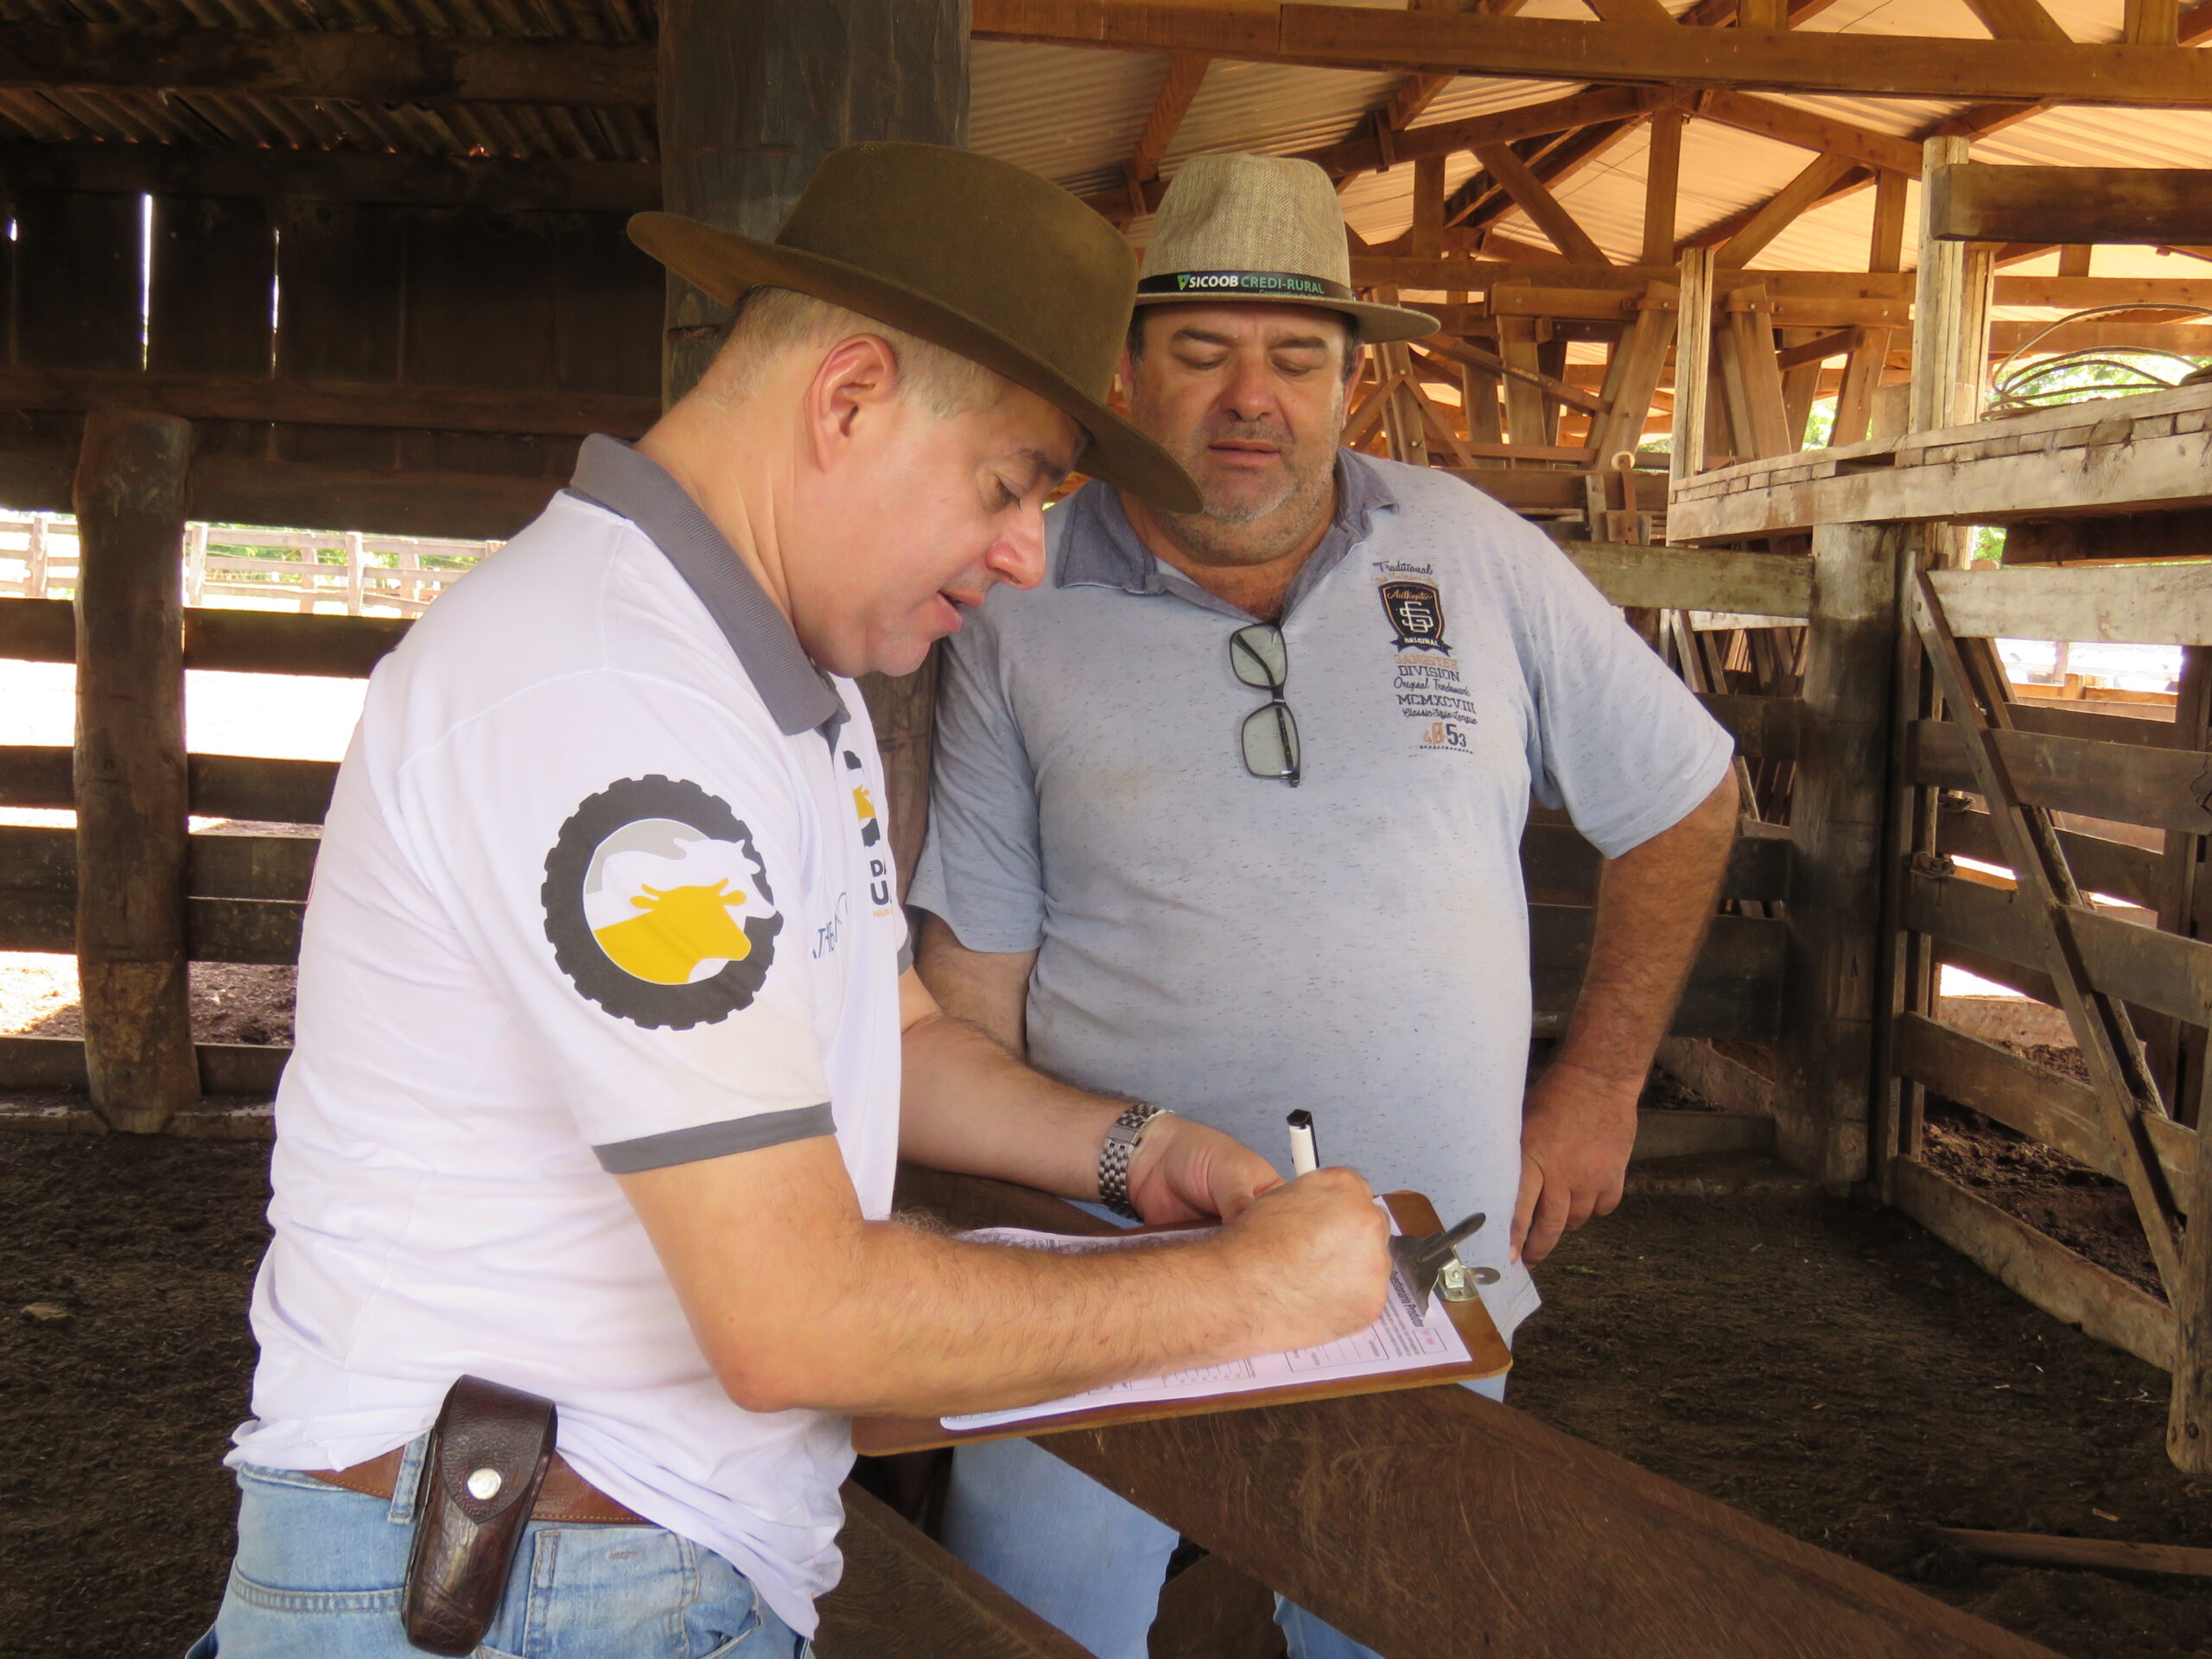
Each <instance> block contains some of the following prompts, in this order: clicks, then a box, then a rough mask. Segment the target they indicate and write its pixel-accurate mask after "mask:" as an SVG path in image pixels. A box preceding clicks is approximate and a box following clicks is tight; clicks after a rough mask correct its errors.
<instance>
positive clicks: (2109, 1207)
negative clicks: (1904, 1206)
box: [1922, 1043, 2164, 1299]
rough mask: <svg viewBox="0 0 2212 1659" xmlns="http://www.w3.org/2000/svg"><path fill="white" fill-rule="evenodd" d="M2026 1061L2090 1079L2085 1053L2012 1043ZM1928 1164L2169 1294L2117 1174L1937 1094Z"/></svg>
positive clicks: (1925, 1150)
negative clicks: (2093, 1165)
mask: <svg viewBox="0 0 2212 1659" xmlns="http://www.w3.org/2000/svg"><path fill="white" fill-rule="evenodd" d="M2003 1046H2005V1047H2006V1048H2009V1049H2011V1050H2012V1052H2014V1053H2016V1054H2018V1055H2020V1056H2021V1057H2023V1058H2026V1059H2031V1060H2033V1061H2034V1062H2035V1063H2036V1064H2037V1065H2040V1066H2043V1067H2044V1068H2046V1069H2047V1070H2050V1071H2057V1072H2061V1073H2063V1075H2065V1076H2067V1077H2073V1078H2075V1079H2076V1080H2078V1081H2081V1082H2084V1083H2086V1082H2087V1081H2088V1075H2089V1074H2088V1067H2087V1065H2084V1063H2083V1062H2082V1054H2081V1051H2080V1050H2079V1049H2075V1048H2054V1047H2050V1046H2047V1045H2043V1044H2037V1045H2034V1046H2026V1045H2022V1044H2018V1043H2007V1044H2005V1045H2003ZM1922 1156H1923V1157H1924V1158H1925V1159H1926V1160H1928V1163H1929V1166H1931V1167H1933V1168H1936V1169H1938V1170H1941V1171H1942V1173H1944V1174H1946V1175H1948V1176H1949V1177H1951V1179H1954V1180H1955V1181H1958V1182H1961V1184H1963V1185H1967V1186H1969V1187H1972V1188H1973V1189H1974V1191H1975V1192H1978V1193H1980V1195H1981V1196H1982V1197H1983V1198H1986V1199H1988V1200H1989V1202H1990V1203H1992V1204H1993V1205H1997V1206H1998V1207H1999V1209H2001V1210H2006V1211H2011V1212H2012V1214H2013V1215H2015V1216H2018V1217H2019V1218H2020V1219H2021V1220H2022V1221H2024V1222H2026V1223H2027V1224H2029V1225H2030V1226H2031V1227H2034V1228H2036V1229H2037V1230H2040V1231H2042V1232H2045V1233H2048V1234H2050V1236H2051V1237H2053V1238H2055V1239H2056V1240H2057V1241H2058V1242H2059V1243H2062V1244H2063V1245H2065V1246H2066V1247H2067V1248H2068V1249H2070V1250H2073V1251H2075V1253H2076V1254H2077V1255H2083V1256H2086V1257H2087V1258H2088V1260H2090V1261H2092V1262H2095V1263H2096V1264H2097V1265H2098V1266H2099V1267H2101V1268H2105V1269H2106V1270H2107V1271H2108V1272H2111V1273H2115V1274H2119V1275H2120V1277H2121V1278H2123V1279H2125V1280H2126V1281H2128V1282H2130V1283H2131V1284H2133V1285H2134V1286H2135V1287H2137V1288H2138V1289H2140V1290H2147V1291H2149V1292H2150V1293H2151V1294H2152V1295H2153V1296H2158V1297H2160V1298H2161V1299H2163V1298H2164V1290H2163V1289H2162V1288H2161V1287H2160V1286H2159V1283H2158V1264H2157V1263H2156V1262H2153V1261H2152V1257H2151V1247H2150V1245H2149V1244H2148V1243H2145V1240H2144V1237H2143V1224H2142V1223H2141V1222H2140V1221H2139V1220H2138V1219H2137V1218H2136V1214H2135V1205H2134V1201H2133V1199H2132V1198H2129V1197H2128V1194H2127V1189H2126V1187H2125V1186H2123V1185H2120V1183H2119V1182H2118V1181H2116V1180H2114V1179H2112V1178H2111V1177H2110V1176H2108V1175H2105V1174H2102V1173H2100V1172H2098V1171H2096V1170H2094V1169H2091V1168H2090V1167H2089V1166H2088V1165H2087V1164H2083V1163H2081V1162H2079V1161H2077V1160H2075V1159H2072V1158H2069V1157H2068V1156H2067V1155H2066V1154H2064V1153H2063V1152H2058V1151H2056V1150H2054V1149H2053V1148H2051V1147H2046V1146H2044V1144H2043V1143H2042V1142H2041V1141H2031V1140H2029V1139H2028V1138H2027V1137H2026V1136H2025V1135H2020V1134H2018V1133H2016V1132H2015V1131H2013V1130H2012V1129H2009V1128H2005V1125H2003V1124H2002V1123H1999V1122H1994V1121H1993V1120H1992V1119H1990V1118H1986V1117H1984V1116H1982V1115H1981V1114H1980V1112H1977V1111H1973V1110H1970V1109H1967V1107H1964V1106H1961V1105H1958V1104H1956V1103H1954V1102H1952V1101H1948V1100H1944V1099H1942V1097H1941V1096H1933V1095H1931V1096H1929V1100H1928V1112H1927V1135H1926V1137H1925V1141H1924V1144H1923V1147H1922Z"/></svg>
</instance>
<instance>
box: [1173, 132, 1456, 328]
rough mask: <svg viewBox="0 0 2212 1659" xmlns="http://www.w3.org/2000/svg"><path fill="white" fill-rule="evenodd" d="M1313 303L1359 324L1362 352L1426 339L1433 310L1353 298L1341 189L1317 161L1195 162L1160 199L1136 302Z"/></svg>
mask: <svg viewBox="0 0 2212 1659" xmlns="http://www.w3.org/2000/svg"><path fill="white" fill-rule="evenodd" d="M1255 301H1257V302H1263V303H1264V302H1274V303H1275V304H1279V305H1310V306H1314V307H1318V308H1321V309H1323V310H1328V311H1341V312H1343V313H1344V315H1347V316H1349V317H1351V319H1352V323H1353V329H1354V334H1355V336H1356V338H1357V340H1359V342H1360V343H1361V344H1363V345H1369V346H1382V345H1387V344H1389V342H1390V341H1392V340H1419V339H1421V337H1422V336H1423V335H1424V334H1434V333H1435V332H1436V331H1437V328H1438V327H1440V325H1439V323H1438V321H1437V320H1436V319H1435V318H1434V317H1432V316H1430V315H1428V313H1427V312H1426V311H1415V310H1414V309H1412V308H1410V307H1408V306H1402V305H1377V304H1376V303H1375V302H1373V301H1371V300H1359V299H1354V298H1353V297H1352V291H1351V250H1350V249H1349V248H1348V247H1347V246H1346V245H1345V242H1344V212H1343V210H1342V209H1341V208H1340V207H1338V205H1337V191H1336V187H1335V186H1334V185H1332V184H1331V183H1330V182H1329V175H1327V174H1325V173H1324V172H1323V171H1322V170H1321V169H1320V168H1318V167H1316V166H1314V165H1313V162H1299V161H1292V160H1290V159H1289V158H1288V157H1279V156H1192V157H1191V159H1190V160H1189V161H1187V162H1185V163H1184V164H1183V170H1182V171H1181V172H1179V173H1178V174H1177V175H1175V179H1174V181H1173V183H1171V184H1170V185H1169V186H1168V187H1167V194H1166V195H1165V196H1164V197H1162V198H1161V199H1160V214H1159V217H1158V218H1157V219H1154V221H1153V230H1152V240H1151V242H1150V243H1148V244H1147V245H1146V247H1145V251H1144V264H1143V265H1142V266H1141V268H1140V269H1139V270H1138V272H1137V303H1138V304H1139V305H1141V306H1144V305H1176V304H1183V305H1188V304H1192V303H1193V302H1198V303H1204V302H1225V303H1230V304H1236V305H1248V304H1250V303H1252V302H1255Z"/></svg>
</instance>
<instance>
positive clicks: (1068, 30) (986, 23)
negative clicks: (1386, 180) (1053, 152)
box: [973, 0, 2212, 109]
mask: <svg viewBox="0 0 2212 1659" xmlns="http://www.w3.org/2000/svg"><path fill="white" fill-rule="evenodd" d="M973 16H974V25H975V29H976V33H977V34H978V35H982V36H985V37H987V38H989V39H995V40H1018V41H1037V42H1040V43H1046V44H1053V45H1061V46H1094V47H1107V48H1122V49H1128V50H1136V51H1152V52H1206V53H1211V54H1214V55H1216V56H1221V57H1233V58H1240V59H1244V60H1250V61H1255V62H1271V63H1300V64H1311V65H1314V66H1317V67H1324V68H1346V69H1353V68H1357V69H1398V70H1404V71H1423V72H1427V73H1456V74H1467V75H1491V76H1503V77H1516V78H1517V77H1524V76H1525V77H1534V78H1544V79H1560V80H1575V81H1588V80H1591V79H1597V78H1599V77H1602V78H1604V79H1606V80H1609V81H1613V82H1618V83H1634V84H1639V85H1680V84H1687V85H1691V86H1719V87H1731V88H1737V89H1746V90H1758V89H1765V90H1772V91H1783V92H1813V93H1823V92H1825V93H1838V94H1845V95H1854V96H1862V97H1863V96H1872V97H1890V98H1942V99H1974V100H1986V101H1999V100H2002V101H2009V102H2014V103H2020V104H2032V103H2036V102H2038V101H2041V100H2043V99H2055V100H2060V101H2064V102H2069V103H2082V104H2109V105H2146V106H2152V107H2172V108H2196V109H2202V108H2212V60H2207V59H2206V58H2205V56H2204V55H2203V54H2199V53H2196V52H2193V51H2190V50H2189V49H2187V48H2174V47H2163V46H2132V45H2127V44H2125V43H2119V44H2106V43H2099V42H2073V43H2070V44H2065V45H2056V44H2051V43H2048V42H2045V41H2023V40H1987V41H1977V40H1950V39H1943V38H1938V37H1932V36H1916V35H1853V34H1843V33H1835V34H1829V33H1821V34H1803V33H1796V32H1791V31H1770V30H1758V29H1695V28H1692V29H1684V28H1681V27H1680V26H1678V25H1675V24H1669V25H1668V26H1667V27H1665V28H1658V27H1653V26H1649V25H1646V24H1643V23H1618V22H1575V21H1572V20H1568V19H1562V18H1552V17H1525V16H1516V17H1500V16H1484V15H1483V14H1481V13H1479V12H1458V13H1452V12H1415V11H1400V10H1390V9H1387V8H1384V9H1376V8H1370V7H1362V6H1343V5H1306V4H1299V3H1262V0H1227V3H1224V0H1192V3H1185V4H1177V5H1173V6H1166V5H1160V4H1158V3H1155V0H975V5H974V13H973Z"/></svg>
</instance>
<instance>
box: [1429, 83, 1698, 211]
mask: <svg viewBox="0 0 2212 1659" xmlns="http://www.w3.org/2000/svg"><path fill="white" fill-rule="evenodd" d="M1662 107H1664V106H1662ZM1644 119H1645V118H1644V117H1643V116H1636V117H1631V118H1627V119H1624V120H1619V121H1605V122H1600V123H1599V124H1597V125H1594V126H1588V127H1583V128H1581V129H1580V130H1576V131H1574V132H1570V133H1567V134H1565V135H1564V136H1562V137H1560V138H1558V139H1556V140H1555V141H1554V142H1552V143H1548V144H1544V145H1541V146H1537V147H1535V148H1530V147H1528V146H1516V147H1515V153H1516V155H1519V156H1521V158H1522V160H1523V161H1524V162H1527V163H1528V165H1529V172H1530V173H1532V174H1534V175H1535V177H1536V178H1537V179H1538V180H1539V181H1541V183H1542V184H1543V185H1544V186H1545V188H1548V189H1555V188H1557V187H1558V186H1559V185H1560V184H1563V183H1564V182H1566V181H1567V180H1568V179H1570V178H1573V176H1574V175H1575V174H1577V173H1579V172H1580V171H1581V170H1582V169H1583V168H1586V167H1587V166H1588V165H1589V164H1590V163H1591V162H1594V161H1596V160H1597V159H1598V158H1599V156H1602V155H1604V154H1605V152H1606V151H1607V150H1608V149H1611V148H1612V147H1613V146H1614V145H1615V144H1617V143H1619V142H1620V141H1621V140H1622V139H1624V138H1625V137H1628V135H1629V134H1630V133H1631V132H1633V131H1635V130H1637V127H1638V126H1640V125H1642V124H1643V121H1644ZM1517 205H1518V204H1517V203H1516V202H1515V201H1514V200H1513V198H1512V197H1511V196H1510V195H1508V194H1506V193H1505V192H1504V191H1503V190H1501V189H1499V188H1497V181H1495V180H1494V179H1492V178H1491V176H1490V175H1489V173H1488V172H1487V171H1484V172H1479V173H1476V174H1474V175H1472V176H1471V177H1470V178H1468V179H1467V181H1465V183H1463V184H1462V185H1461V186H1460V187H1459V189H1458V190H1457V191H1455V192H1454V193H1453V194H1452V199H1451V200H1449V201H1447V202H1446V204H1445V207H1444V218H1445V222H1446V224H1448V225H1453V226H1459V228H1460V229H1462V230H1465V231H1473V232H1482V231H1484V230H1487V229H1489V228H1490V227H1491V226H1493V225H1495V224H1497V221H1498V220H1499V219H1503V218H1504V217H1505V216H1506V215H1507V214H1508V213H1511V212H1512V211H1513V209H1514V208H1515V207H1516V206H1517Z"/></svg>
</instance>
